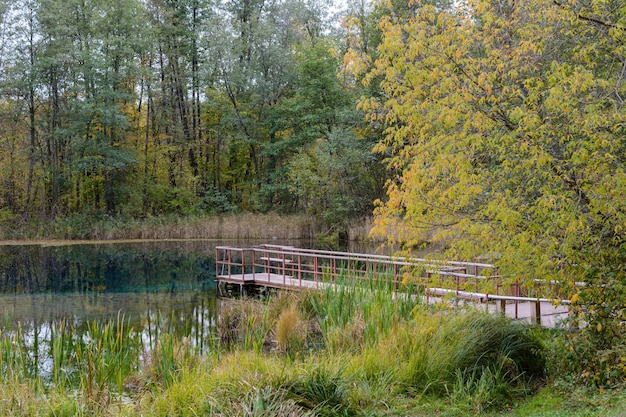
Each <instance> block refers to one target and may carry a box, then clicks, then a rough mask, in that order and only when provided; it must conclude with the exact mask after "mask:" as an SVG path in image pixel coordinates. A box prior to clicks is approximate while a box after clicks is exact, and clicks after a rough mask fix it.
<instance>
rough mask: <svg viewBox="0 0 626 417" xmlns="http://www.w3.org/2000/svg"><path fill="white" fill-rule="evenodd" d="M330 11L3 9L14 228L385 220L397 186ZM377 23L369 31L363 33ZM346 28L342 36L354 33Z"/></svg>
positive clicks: (244, 3) (8, 212)
mask: <svg viewBox="0 0 626 417" xmlns="http://www.w3.org/2000/svg"><path fill="white" fill-rule="evenodd" d="M331 6H332V4H330V3H329V2H327V1H325V0H312V1H309V0H307V1H302V0H233V1H230V0H229V1H208V0H176V1H172V0H6V1H1V2H0V95H1V96H0V113H1V114H0V154H1V155H2V158H1V160H0V182H1V184H0V225H2V224H4V225H5V226H9V225H10V226H11V227H12V228H15V227H20V225H21V226H24V225H27V224H29V223H30V224H33V223H35V224H37V223H39V224H41V223H50V222H54V221H57V220H58V219H67V218H76V219H79V220H80V221H85V222H89V221H93V220H94V219H97V218H101V217H102V216H113V217H121V218H145V217H152V216H160V215H165V214H177V215H191V214H204V213H208V214H217V213H227V212H234V211H255V212H268V211H273V212H278V213H294V212H298V213H305V214H307V215H311V216H313V217H314V218H316V219H317V220H321V221H323V222H325V223H326V224H327V225H328V226H330V227H340V228H341V227H345V224H346V223H347V222H348V221H349V220H350V219H354V218H355V217H359V216H363V215H367V214H371V212H372V209H373V201H374V200H375V199H376V198H378V197H380V196H381V195H383V194H384V191H383V186H384V183H385V172H384V171H385V170H384V168H383V166H382V164H381V160H380V157H379V156H376V155H374V154H373V153H372V152H371V149H372V147H373V145H374V144H375V143H376V141H377V140H378V139H379V138H380V132H377V131H376V130H375V129H372V128H371V127H369V126H368V125H367V124H366V123H365V120H364V114H363V113H362V112H360V111H358V110H357V109H356V104H357V101H358V98H359V97H360V96H361V95H362V94H364V93H365V91H364V87H362V86H360V85H359V84H357V83H356V82H355V80H354V79H351V78H349V77H346V76H341V75H340V73H339V70H340V64H341V62H342V59H343V55H344V53H345V52H346V50H347V43H346V39H347V38H346V33H347V24H348V23H349V19H347V18H342V17H341V14H345V13H348V12H351V13H352V12H354V13H361V14H364V13H369V12H368V11H367V10H368V9H367V6H366V4H365V2H357V3H351V5H350V8H351V10H344V11H343V13H341V14H340V13H338V12H335V11H334V10H336V8H334V7H331ZM364 21H365V20H364ZM342 24H343V27H342Z"/></svg>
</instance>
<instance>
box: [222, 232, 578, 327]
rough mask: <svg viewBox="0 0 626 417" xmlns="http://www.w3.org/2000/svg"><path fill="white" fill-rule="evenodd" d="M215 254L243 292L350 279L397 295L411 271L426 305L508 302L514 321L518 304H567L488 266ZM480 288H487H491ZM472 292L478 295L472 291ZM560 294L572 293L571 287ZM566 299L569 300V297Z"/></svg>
mask: <svg viewBox="0 0 626 417" xmlns="http://www.w3.org/2000/svg"><path fill="white" fill-rule="evenodd" d="M215 253H216V256H215V259H216V273H217V277H218V280H221V281H225V282H231V283H240V285H242V287H243V286H244V285H246V284H249V283H253V284H254V283H256V284H257V285H263V286H268V287H286V288H287V287H288V288H294V287H296V288H304V287H311V286H317V287H318V288H319V286H318V284H321V285H326V284H322V283H324V282H330V283H335V282H336V280H337V279H338V278H340V277H345V278H347V279H356V280H362V279H374V280H378V279H381V278H382V279H384V280H386V281H387V282H388V283H389V284H392V285H393V287H394V289H395V290H398V288H399V287H400V285H401V284H402V285H407V284H408V283H407V282H402V281H403V279H402V278H404V277H405V276H406V275H405V274H406V273H407V272H409V273H410V277H411V281H410V282H411V284H410V285H415V286H418V287H419V288H420V289H421V290H422V291H424V295H425V298H426V300H427V302H428V300H429V296H430V295H431V294H432V295H435V294H439V295H446V294H452V295H453V296H454V297H456V298H464V297H466V298H475V299H477V300H480V301H482V302H489V301H498V302H500V303H501V308H503V305H504V303H506V302H511V303H515V317H517V308H518V305H517V303H519V302H529V301H530V302H534V303H535V304H537V306H536V308H537V309H539V306H538V303H540V302H554V303H557V302H558V304H567V303H568V301H567V300H563V299H561V300H558V301H557V300H556V299H552V298H545V297H533V296H531V295H533V294H536V293H538V294H541V293H543V295H545V294H546V293H545V291H544V287H543V286H541V284H547V285H549V286H552V285H554V284H555V283H550V282H539V280H530V281H528V282H530V283H533V282H534V283H535V284H536V285H538V286H539V287H529V288H522V286H521V284H520V282H519V281H517V280H511V282H506V281H504V280H503V277H502V276H501V275H500V274H499V271H498V268H497V267H496V266H495V265H493V264H488V263H479V262H460V261H442V260H433V259H425V258H413V257H401V256H391V255H378V254H364V253H349V252H334V251H328V250H317V249H301V248H295V247H293V246H284V245H273V244H264V245H259V246H254V247H248V248H236V247H232V246H217V247H216V248H215ZM415 267H418V268H419V270H418V271H419V272H420V273H421V274H423V275H419V274H418V275H416V274H415V270H413V269H410V268H415ZM237 274H239V275H237ZM479 283H485V284H486V285H487V287H484V286H483V284H479ZM305 284H306V285H305ZM556 284H558V283H556ZM470 288H473V289H474V291H469V289H470ZM483 288H493V289H494V290H495V294H487V293H481V292H479V290H481V289H483ZM556 290H557V291H559V289H558V288H556ZM561 290H564V291H567V288H562V289H561ZM555 294H556V293H555ZM562 295H566V296H569V294H568V293H567V292H564V293H561V296H562Z"/></svg>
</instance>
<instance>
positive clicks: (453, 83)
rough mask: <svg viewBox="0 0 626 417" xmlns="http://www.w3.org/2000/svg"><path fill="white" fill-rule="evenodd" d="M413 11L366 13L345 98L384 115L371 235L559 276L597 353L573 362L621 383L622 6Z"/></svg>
mask: <svg viewBox="0 0 626 417" xmlns="http://www.w3.org/2000/svg"><path fill="white" fill-rule="evenodd" d="M415 10H416V11H415V13H414V14H412V15H411V16H408V17H406V16H404V17H400V18H399V17H395V16H394V15H393V14H391V17H387V18H384V19H382V20H381V22H380V26H379V28H380V31H381V34H382V39H381V43H380V45H379V48H378V51H377V54H378V57H377V59H376V61H375V62H374V63H372V65H371V66H370V68H368V69H367V71H366V72H365V73H362V74H360V76H361V77H362V79H363V81H364V82H365V83H371V82H376V83H379V85H380V89H381V93H380V94H379V95H376V96H372V97H367V98H364V99H363V100H362V101H361V103H360V106H361V108H362V109H363V110H364V111H365V112H366V113H367V114H368V117H369V119H370V120H372V121H374V122H376V123H384V125H385V128H386V130H385V137H384V139H383V140H381V141H380V143H378V145H377V147H376V149H375V151H377V152H381V153H384V154H385V155H386V156H387V161H388V164H389V168H390V169H391V170H392V172H394V173H396V174H397V175H395V176H394V178H392V179H391V180H390V181H389V183H388V198H387V199H386V200H385V201H381V202H379V204H378V207H377V209H376V212H375V221H376V223H375V228H374V231H373V232H374V233H379V234H382V235H384V236H386V237H387V238H388V239H389V240H390V241H392V242H400V243H403V244H405V245H408V246H411V245H414V244H417V243H419V242H422V241H425V240H427V241H430V242H439V243H441V244H442V245H443V247H444V248H445V256H447V257H449V258H455V259H468V260H470V259H476V258H477V257H478V256H483V257H484V256H486V255H488V256H489V257H490V258H491V260H492V261H494V262H495V263H496V264H497V265H498V266H499V268H500V271H501V273H502V274H503V275H505V276H510V277H513V278H514V279H522V280H525V281H526V282H533V281H535V280H537V279H540V280H558V281H561V282H566V283H570V284H571V285H572V290H573V291H576V293H575V294H576V295H575V296H574V297H573V298H574V300H573V301H575V302H574V303H573V304H574V309H576V312H577V313H578V314H577V315H576V317H579V318H581V319H583V320H584V323H585V325H586V326H585V327H584V329H585V330H584V331H583V334H584V337H585V341H586V342H585V343H588V345H589V346H592V348H590V349H589V351H591V350H592V349H593V351H595V352H599V356H597V357H596V356H595V355H594V358H599V360H598V359H584V355H583V356H581V360H580V361H579V362H580V366H581V368H584V373H585V375H586V376H588V378H589V380H592V381H594V382H596V383H602V384H606V383H611V382H616V381H623V380H624V378H625V377H626V359H625V357H626V354H625V353H624V352H626V348H625V344H624V336H626V334H625V333H626V332H625V329H626V325H625V324H624V323H625V320H626V283H625V282H626V267H625V264H626V239H625V238H626V235H625V229H626V173H625V171H624V166H625V162H626V107H625V105H624V100H626V5H625V4H624V2H623V1H619V0H554V1H546V0H467V1H465V2H459V3H457V6H456V8H453V9H441V8H437V7H434V6H429V5H423V6H422V7H417V8H415ZM350 56H351V57H358V53H357V52H355V51H350ZM362 62H366V60H364V59H362V58H359V63H362ZM346 67H349V66H348V65H346ZM353 68H362V65H355V66H353ZM574 281H584V282H585V284H586V285H585V286H584V287H582V288H580V289H578V290H574V288H573V282H574Z"/></svg>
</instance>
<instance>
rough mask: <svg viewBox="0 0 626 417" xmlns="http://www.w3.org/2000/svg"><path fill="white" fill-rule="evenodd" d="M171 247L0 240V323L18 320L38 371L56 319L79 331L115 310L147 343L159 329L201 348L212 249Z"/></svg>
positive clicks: (208, 323) (209, 326)
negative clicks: (4, 242)
mask: <svg viewBox="0 0 626 417" xmlns="http://www.w3.org/2000/svg"><path fill="white" fill-rule="evenodd" d="M174 246H175V247H173V248H172V247H168V246H167V245H164V244H140V245H138V244H134V245H133V244H123V245H122V244H116V245H108V244H107V245H73V246H57V247H42V246H5V247H0V293H2V294H1V295H0V311H2V312H3V314H4V323H3V325H2V329H3V331H4V333H5V334H6V335H8V334H11V333H12V332H14V331H16V329H17V328H18V326H19V328H20V329H21V330H20V331H21V332H22V335H23V336H24V341H25V342H26V343H27V344H29V346H28V347H27V348H28V349H29V350H31V352H32V354H31V356H32V358H33V361H34V363H35V364H36V365H33V366H35V367H36V368H37V369H38V371H39V372H44V373H45V372H47V368H49V367H50V366H49V362H50V360H49V355H50V353H49V352H50V346H49V340H50V335H51V332H52V331H53V329H57V328H59V326H60V325H61V323H63V326H65V327H66V328H67V327H68V326H71V328H72V329H73V330H72V331H73V334H74V336H75V337H82V336H81V335H84V334H87V332H88V329H89V326H90V324H91V323H93V322H94V321H96V322H99V323H105V322H108V321H111V322H115V321H116V320H117V318H118V316H121V317H123V320H124V321H125V323H127V326H128V328H129V329H131V328H132V329H133V330H132V331H133V332H136V334H137V336H138V337H139V338H140V340H142V341H143V343H144V346H145V348H146V349H148V350H149V349H152V348H153V347H154V346H155V343H156V341H157V340H158V338H159V337H160V335H161V334H162V333H163V332H167V333H169V334H172V335H174V336H176V337H177V338H181V339H182V338H183V337H184V338H186V339H187V340H189V341H190V342H191V343H192V344H193V345H195V346H197V347H199V348H205V346H207V342H208V341H209V340H210V339H211V338H212V334H213V331H214V328H215V323H216V318H215V311H216V301H215V291H213V290H212V288H214V279H213V274H214V273H215V272H214V271H215V264H214V260H213V259H212V256H213V248H206V247H202V248H196V247H189V246H188V245H184V244H183V242H177V243H176V245H174ZM46 358H47V359H46Z"/></svg>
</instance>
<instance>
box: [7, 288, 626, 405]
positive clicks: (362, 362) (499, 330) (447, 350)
mask: <svg viewBox="0 0 626 417" xmlns="http://www.w3.org/2000/svg"><path fill="white" fill-rule="evenodd" d="M219 309H220V310H219V323H217V328H218V330H217V338H216V340H217V342H216V343H217V344H216V345H213V346H212V347H211V349H210V350H209V351H205V352H201V351H199V350H198V349H197V348H196V347H195V346H193V345H192V344H190V343H189V342H188V341H187V340H184V339H183V340H178V339H176V338H174V337H173V336H171V335H169V334H168V333H163V334H161V336H160V337H159V340H158V343H156V344H153V345H152V346H145V345H144V344H143V342H142V340H141V338H139V337H137V336H136V335H135V334H134V333H133V331H132V329H129V328H128V327H127V326H126V325H125V324H124V321H123V318H120V319H118V320H117V321H116V322H113V323H109V324H105V325H96V324H93V325H90V326H89V327H88V329H87V330H88V331H87V333H80V332H79V331H78V330H77V329H74V328H72V327H71V326H69V325H67V324H63V325H59V326H57V327H55V331H54V332H53V333H52V334H51V338H52V340H51V341H50V347H51V349H52V350H51V351H52V353H53V354H54V356H53V357H54V360H53V361H52V362H51V363H52V369H51V370H49V371H48V372H47V373H45V375H44V374H42V373H39V374H37V372H35V368H36V367H34V365H33V363H32V358H33V357H32V352H29V350H28V347H27V340H26V339H27V338H26V337H25V336H24V334H23V333H20V332H19V331H18V332H12V333H10V332H5V333H3V334H2V336H1V338H0V372H2V382H1V383H0V393H1V394H0V396H1V399H2V401H0V414H1V415H5V416H17V415H20V416H40V415H46V416H81V415H90V416H91V415H93V416H113V417H115V416H145V417H150V416H155V417H156V416H167V415H171V416H180V417H185V416H190V417H191V416H199V415H204V416H212V415H214V416H242V417H244V416H246V417H247V416H382V415H415V416H422V415H423V416H426V415H432V414H442V413H443V414H444V415H475V414H477V413H505V414H506V413H514V410H515V408H516V407H519V405H520V404H525V403H526V402H528V401H529V400H528V399H529V398H530V399H531V400H530V401H532V398H533V397H532V395H533V393H535V392H536V390H537V389H538V388H539V387H546V386H552V387H554V386H556V385H555V384H554V379H553V374H554V372H555V370H554V368H553V367H554V364H555V363H556V362H555V361H554V358H553V356H554V355H555V352H554V346H555V345H554V344H553V345H551V346H552V347H550V346H548V350H547V351H546V348H545V345H548V344H547V343H546V342H545V340H542V338H546V333H544V332H540V331H538V330H536V329H532V328H529V327H527V326H524V325H522V324H520V323H516V322H514V321H511V320H510V319H507V318H505V317H501V316H498V315H489V314H486V313H482V312H478V311H475V310H471V309H467V310H464V309H456V308H453V307H447V306H444V305H440V306H426V305H422V304H421V303H420V299H419V297H415V296H406V295H405V296H402V297H400V296H399V295H398V293H394V292H393V291H391V290H390V289H388V288H386V287H385V285H384V284H381V283H375V282H368V283H365V285H363V286H357V285H353V286H346V285H336V286H329V287H328V288H327V289H326V290H324V291H317V292H303V293H299V294H297V295H296V294H293V293H286V292H280V293H277V294H276V295H274V296H271V297H270V298H268V299H262V300H259V299H230V300H222V302H221V305H220V307H219ZM542 342H543V343H542ZM545 352H547V355H546V354H545ZM546 361H548V362H546ZM546 370H548V371H550V373H551V374H549V375H546V374H545V372H546ZM548 384H550V385H548ZM543 392H545V388H544V391H543ZM622 404H623V403H622ZM619 406H620V405H619V404H618V407H619ZM622 407H623V405H622ZM622 409H623V408H622ZM442 410H443V411H442ZM508 410H513V411H508ZM564 415H565V414H564ZM590 415H602V414H593V413H592V414H590ZM606 415H610V414H606Z"/></svg>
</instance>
